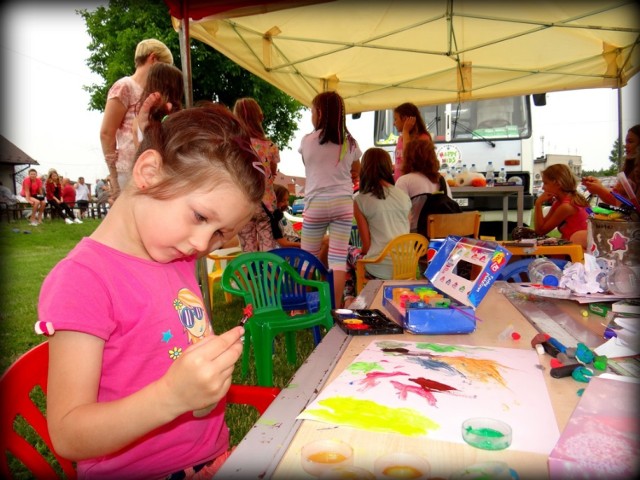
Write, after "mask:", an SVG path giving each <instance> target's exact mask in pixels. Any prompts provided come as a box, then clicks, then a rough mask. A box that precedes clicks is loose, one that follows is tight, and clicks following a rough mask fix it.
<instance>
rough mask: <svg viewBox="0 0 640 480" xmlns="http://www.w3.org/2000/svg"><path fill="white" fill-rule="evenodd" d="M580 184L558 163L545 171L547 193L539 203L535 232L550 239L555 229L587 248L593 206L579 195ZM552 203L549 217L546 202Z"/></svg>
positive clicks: (567, 238) (540, 198)
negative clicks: (543, 209) (588, 209)
mask: <svg viewBox="0 0 640 480" xmlns="http://www.w3.org/2000/svg"><path fill="white" fill-rule="evenodd" d="M577 185H578V180H577V178H576V177H575V176H574V175H573V173H572V172H571V170H570V169H569V167H568V166H566V165H564V164H560V163H557V164H555V165H551V166H550V167H547V168H546V169H544V170H543V171H542V188H543V189H544V192H543V193H542V195H540V196H539V197H538V198H537V199H536V203H535V207H534V209H535V219H536V221H535V231H536V233H537V234H538V235H546V234H547V233H549V232H550V231H551V230H553V229H554V228H557V229H558V230H559V231H560V233H561V234H562V238H564V239H565V240H570V241H571V242H573V243H577V244H578V245H582V248H587V217H588V214H587V210H586V208H587V207H588V206H589V202H587V199H586V198H584V197H583V196H582V195H581V194H580V193H578V191H577ZM549 201H552V202H553V203H552V204H551V208H550V209H549V211H548V212H547V214H546V215H544V214H543V213H542V206H543V204H544V203H545V202H549Z"/></svg>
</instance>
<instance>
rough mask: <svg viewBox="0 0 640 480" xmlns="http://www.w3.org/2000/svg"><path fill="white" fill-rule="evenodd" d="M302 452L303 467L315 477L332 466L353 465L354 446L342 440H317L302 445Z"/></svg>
mask: <svg viewBox="0 0 640 480" xmlns="http://www.w3.org/2000/svg"><path fill="white" fill-rule="evenodd" d="M300 454H301V462H302V468H303V469H304V471H305V472H307V473H309V474H310V475H313V476H314V477H319V476H320V475H322V474H323V473H324V472H326V471H328V470H330V469H332V468H336V467H347V466H351V465H353V448H352V447H351V445H349V444H348V443H345V442H342V441H340V440H332V439H325V440H316V441H315V442H311V443H308V444H307V445H305V446H304V447H302V450H301V451H300Z"/></svg>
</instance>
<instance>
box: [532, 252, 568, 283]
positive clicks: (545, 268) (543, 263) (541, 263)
mask: <svg viewBox="0 0 640 480" xmlns="http://www.w3.org/2000/svg"><path fill="white" fill-rule="evenodd" d="M561 278H562V270H560V267H558V266H557V265H556V264H555V263H553V262H552V261H551V260H549V259H548V258H545V257H541V258H536V259H535V260H533V261H532V262H531V263H530V264H529V280H530V281H531V283H541V284H542V285H545V286H548V287H557V286H558V285H560V279H561Z"/></svg>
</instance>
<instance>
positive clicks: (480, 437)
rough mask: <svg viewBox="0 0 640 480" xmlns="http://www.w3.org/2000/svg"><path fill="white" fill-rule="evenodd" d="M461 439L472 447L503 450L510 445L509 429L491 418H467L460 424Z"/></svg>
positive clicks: (504, 424)
mask: <svg viewBox="0 0 640 480" xmlns="http://www.w3.org/2000/svg"><path fill="white" fill-rule="evenodd" d="M462 438H463V439H464V441H465V442H467V443H468V444H469V445H471V446H472V447H476V448H481V449H483V450H504V449H505V448H507V447H509V445H511V427H510V426H509V425H507V424H506V423H504V422H502V421H500V420H496V419H493V418H483V417H477V418H469V419H467V420H465V421H464V422H463V423H462Z"/></svg>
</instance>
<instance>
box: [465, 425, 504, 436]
mask: <svg viewBox="0 0 640 480" xmlns="http://www.w3.org/2000/svg"><path fill="white" fill-rule="evenodd" d="M467 433H470V434H472V435H478V436H479V437H492V438H500V437H504V434H503V433H502V432H499V431H498V430H494V429H493V428H472V427H467Z"/></svg>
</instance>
